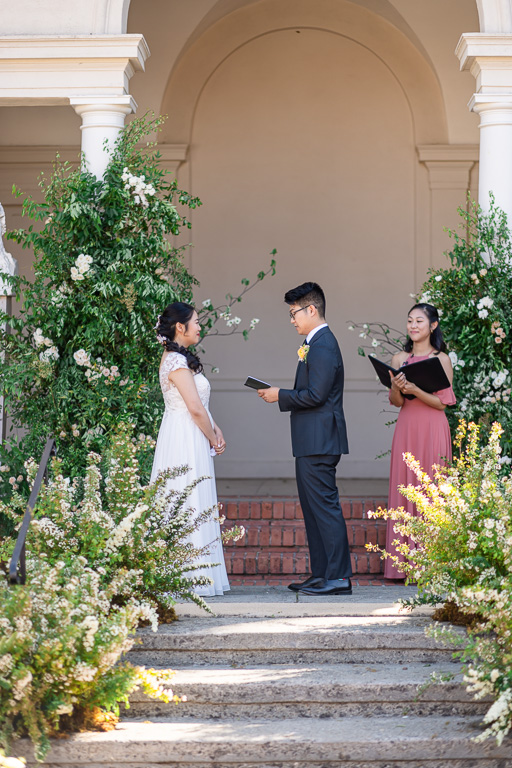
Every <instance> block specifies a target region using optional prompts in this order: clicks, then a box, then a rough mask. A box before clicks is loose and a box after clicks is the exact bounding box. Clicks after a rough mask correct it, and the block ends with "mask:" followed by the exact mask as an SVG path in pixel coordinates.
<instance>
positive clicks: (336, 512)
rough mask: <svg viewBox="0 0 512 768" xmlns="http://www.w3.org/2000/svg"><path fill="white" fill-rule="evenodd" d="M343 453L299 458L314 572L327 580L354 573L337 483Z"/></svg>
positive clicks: (297, 464) (298, 472) (299, 486)
mask: <svg viewBox="0 0 512 768" xmlns="http://www.w3.org/2000/svg"><path fill="white" fill-rule="evenodd" d="M339 460H340V456H339V455H338V456H299V457H297V458H296V459H295V472H296V477H297V489H298V491H299V499H300V504H301V507H302V512H303V514H304V522H305V525H306V533H307V537H308V545H309V554H310V558H311V563H310V564H311V573H312V575H313V576H322V577H323V578H325V579H346V578H349V577H350V576H352V566H351V562H350V551H349V546H348V537H347V526H346V524H345V519H344V517H343V512H342V511H341V505H340V497H339V493H338V488H337V486H336V466H337V464H338V462H339Z"/></svg>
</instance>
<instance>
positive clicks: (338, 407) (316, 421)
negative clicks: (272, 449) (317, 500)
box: [279, 328, 348, 457]
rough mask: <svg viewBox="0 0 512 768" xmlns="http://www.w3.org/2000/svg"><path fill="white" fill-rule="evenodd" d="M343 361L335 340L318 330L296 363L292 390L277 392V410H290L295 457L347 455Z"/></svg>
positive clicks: (323, 331) (330, 335)
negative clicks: (306, 351) (304, 356)
mask: <svg viewBox="0 0 512 768" xmlns="http://www.w3.org/2000/svg"><path fill="white" fill-rule="evenodd" d="M343 381H344V372H343V359H342V357H341V352H340V348H339V346H338V342H337V341H336V337H335V336H334V334H333V333H332V331H331V330H330V329H329V328H321V329H320V330H319V331H317V332H316V333H315V335H314V336H313V338H312V339H311V342H310V344H309V351H308V354H307V357H306V362H299V364H298V366H297V373H296V375H295V383H294V385H293V389H280V390H279V409H280V410H281V411H290V412H291V413H290V420H291V429H292V450H293V455H294V456H295V457H300V456H337V455H339V454H342V453H348V441H347V428H346V424H345V416H344V413H343Z"/></svg>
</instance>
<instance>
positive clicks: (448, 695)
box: [125, 662, 490, 720]
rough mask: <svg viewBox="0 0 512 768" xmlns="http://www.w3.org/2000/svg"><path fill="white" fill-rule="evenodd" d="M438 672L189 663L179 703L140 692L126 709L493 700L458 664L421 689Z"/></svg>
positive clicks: (177, 682)
mask: <svg viewBox="0 0 512 768" xmlns="http://www.w3.org/2000/svg"><path fill="white" fill-rule="evenodd" d="M433 671H434V667H433V665H431V664H418V663H408V664H404V665H401V666H397V665H394V664H377V665H372V666H369V665H365V664H323V665H307V666H297V665H295V664H288V665H272V666H268V667H243V668H241V669H240V668H235V669H234V668H233V667H221V666H210V667H208V668H207V669H204V668H197V669H195V668H191V669H188V668H187V669H180V670H178V672H177V674H176V677H175V678H174V680H173V691H174V692H175V693H177V694H178V695H179V696H183V695H185V696H186V697H187V701H186V702H184V703H183V704H181V705H180V706H178V707H176V705H175V704H163V703H162V702H159V701H154V700H152V699H149V698H148V697H146V696H144V695H143V694H140V693H138V694H133V695H132V696H130V708H129V710H127V711H126V713H125V714H126V715H127V716H128V717H129V718H130V719H133V718H138V719H147V718H152V717H156V716H158V717H161V716H167V717H172V718H173V719H178V718H180V719H187V718H188V719H190V718H199V719H206V720H211V719H232V720H247V719H253V720H254V719H257V720H261V719H269V718H272V719H274V718H285V719H288V718H294V719H296V718H299V717H305V718H325V717H334V718H339V717H347V716H351V717H353V716H358V717H359V716H366V717H375V716H383V715H388V716H389V715H415V716H427V715H436V716H438V717H439V716H441V715H472V716H476V715H484V714H485V712H486V711H487V709H488V708H489V706H490V704H489V702H488V701H475V700H474V699H473V698H472V697H471V696H470V694H468V693H467V692H466V690H465V688H464V686H463V685H461V680H462V674H461V673H460V669H459V666H458V665H457V664H454V663H453V662H452V663H446V662H444V663H440V664H436V665H435V671H436V673H438V674H440V675H445V676H447V675H450V676H452V677H453V678H454V679H453V680H452V681H450V682H447V683H443V684H439V683H436V684H431V685H430V686H429V687H428V688H426V689H425V690H421V692H419V689H421V688H422V687H423V686H424V685H425V683H427V682H428V680H429V678H430V676H431V674H432V672H433Z"/></svg>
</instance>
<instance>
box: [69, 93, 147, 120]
mask: <svg viewBox="0 0 512 768" xmlns="http://www.w3.org/2000/svg"><path fill="white" fill-rule="evenodd" d="M69 103H70V104H71V106H72V107H73V109H74V110H75V112H76V113H77V115H80V116H81V117H83V116H84V115H86V114H92V113H97V114H102V113H107V112H113V113H116V112H118V113H119V114H120V115H123V122H124V118H125V117H126V115H129V114H131V113H132V112H136V111H137V103H136V101H135V99H134V98H133V96H131V95H130V94H129V93H127V94H126V95H124V96H92V95H91V96H86V95H84V96H71V98H70V99H69Z"/></svg>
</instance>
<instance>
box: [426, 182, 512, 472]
mask: <svg viewBox="0 0 512 768" xmlns="http://www.w3.org/2000/svg"><path fill="white" fill-rule="evenodd" d="M459 213H460V215H461V217H462V219H463V223H464V231H465V234H464V236H462V235H460V234H458V233H457V232H450V235H451V237H452V238H453V239H454V246H453V249H452V250H451V251H450V253H449V254H448V255H449V258H450V261H451V267H449V268H447V269H438V270H432V271H431V272H430V274H429V277H428V280H427V281H426V282H425V284H424V285H423V288H422V293H421V295H420V297H419V298H420V300H423V301H429V302H430V303H432V304H434V305H435V306H436V307H437V308H438V310H440V315H441V318H442V320H441V323H442V329H443V335H444V337H445V340H446V343H447V346H448V349H449V350H450V352H451V354H450V357H451V359H452V363H453V365H454V371H455V375H454V385H453V386H454V391H455V395H456V397H457V406H456V407H455V408H453V409H450V410H449V411H447V415H448V419H449V421H450V426H451V427H452V429H455V428H456V425H457V422H458V420H459V419H460V418H463V419H466V420H470V421H475V422H478V423H479V424H480V425H481V426H482V428H483V429H484V431H485V433H486V434H489V431H490V428H491V425H492V423H493V422H494V421H498V422H499V423H500V424H501V425H502V426H503V428H504V434H503V437H502V440H503V447H504V451H503V454H504V455H503V456H502V457H501V462H502V464H503V465H504V466H505V467H506V466H509V465H510V463H511V461H512V379H511V369H510V360H511V357H512V324H511V321H510V306H511V304H512V241H511V238H510V231H509V229H508V223H507V217H506V214H505V213H504V212H503V211H502V210H500V209H499V208H497V207H496V204H495V202H494V198H493V197H492V196H491V205H490V211H489V213H488V214H487V213H483V211H482V210H481V209H480V208H477V207H476V205H473V206H472V207H471V208H470V209H469V211H465V210H463V209H459Z"/></svg>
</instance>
